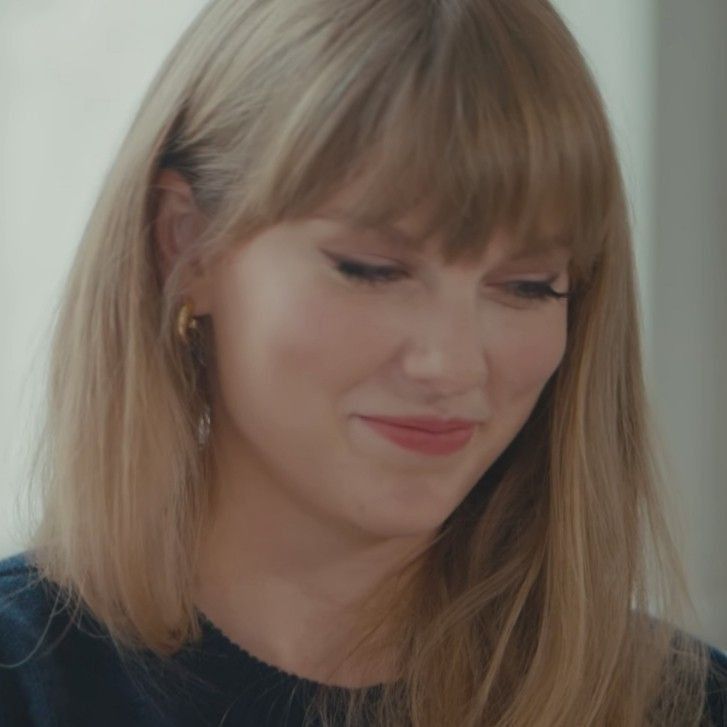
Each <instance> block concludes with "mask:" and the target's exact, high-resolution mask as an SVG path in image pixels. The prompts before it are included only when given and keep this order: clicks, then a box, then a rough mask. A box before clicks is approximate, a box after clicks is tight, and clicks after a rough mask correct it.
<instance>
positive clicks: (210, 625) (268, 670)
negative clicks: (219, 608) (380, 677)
mask: <svg viewBox="0 0 727 727" xmlns="http://www.w3.org/2000/svg"><path fill="white" fill-rule="evenodd" d="M195 611H196V613H197V616H198V617H199V621H200V623H201V624H202V628H203V631H205V632H206V634H207V636H208V637H209V638H211V639H212V640H213V641H214V642H216V643H217V644H218V645H220V646H222V647H223V648H224V649H225V650H226V651H227V652H228V653H229V654H232V655H234V656H236V657H237V658H241V659H243V660H244V661H246V662H248V663H249V664H252V665H253V666H255V667H256V668H257V669H258V671H261V672H264V673H265V674H267V675H268V676H271V677H277V678H278V679H285V680H287V681H288V682H292V683H296V684H299V685H301V686H303V687H305V688H307V689H317V688H319V687H325V688H327V689H338V690H340V691H345V692H352V691H353V692H355V691H361V690H362V689H372V690H380V689H381V688H382V687H384V686H385V683H384V682H379V683H377V684H372V685H370V686H368V687H352V688H349V687H342V686H339V685H338V684H324V683H323V682H317V681H314V680H312V679H307V678H306V677H303V676H299V675H298V674H294V673H293V672H290V671H286V670H285V669H281V668H280V667H277V666H275V665H274V664H270V663H268V662H267V661H263V660H262V659H260V658H258V657H257V656H255V655H254V654H251V653H250V652H249V651H248V650H247V649H244V648H243V647H242V646H240V644H238V643H236V642H235V641H233V640H232V639H231V638H230V637H229V636H228V635H227V634H226V633H225V632H224V631H223V630H222V629H221V628H220V627H219V626H217V624H215V623H214V621H212V619H210V617H209V616H207V614H206V613H204V611H201V610H200V609H199V608H195Z"/></svg>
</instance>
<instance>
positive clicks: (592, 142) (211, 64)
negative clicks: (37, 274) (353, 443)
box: [29, 0, 706, 727]
mask: <svg viewBox="0 0 727 727" xmlns="http://www.w3.org/2000/svg"><path fill="white" fill-rule="evenodd" d="M162 168H170V169H176V170H178V171H179V172H180V173H181V174H183V175H184V177H185V178H186V179H187V180H188V181H189V183H190V185H191V187H192V190H193V192H194V195H195V199H196V201H197V203H198V205H199V207H200V209H202V210H203V211H204V212H205V215H206V217H207V219H208V220H209V224H208V226H207V228H206V229H205V230H204V233H203V234H202V235H201V236H200V238H199V240H197V241H196V244H195V246H193V247H192V248H190V249H189V250H188V255H187V256H186V257H183V258H182V259H180V261H179V265H178V267H177V268H175V270H174V271H173V272H172V274H171V275H170V276H169V277H168V278H167V279H166V280H164V279H162V276H161V275H160V272H159V263H158V258H157V255H156V253H155V245H154V241H153V239H152V225H151V223H152V220H153V217H154V213H155V208H156V200H157V193H158V190H156V189H155V188H154V184H153V182H154V179H155V177H156V175H157V173H158V172H159V170H160V169H162ZM364 170H372V171H373V172H374V176H375V178H376V180H377V183H376V184H372V185H371V186H370V187H369V188H367V189H366V190H365V191H364V192H363V193H362V196H361V199H360V201H359V203H358V205H357V207H356V210H357V213H359V214H360V215H361V220H362V221H381V220H392V219H396V218H397V217H399V216H400V215H401V214H402V213H403V212H405V211H406V210H409V209H412V208H413V207H414V206H415V205H417V206H418V205H420V203H422V202H426V203H427V204H426V209H427V210H429V212H430V213H431V218H430V219H429V220H428V226H427V232H431V231H434V230H437V231H440V232H441V233H442V234H443V239H444V240H445V241H446V242H445V245H446V250H445V251H446V255H447V257H448V259H454V258H456V257H458V256H464V255H470V254H472V255H478V254H479V253H481V251H482V247H483V245H485V244H486V241H487V240H488V239H489V238H490V236H491V232H492V231H493V230H494V229H495V226H497V225H506V226H507V227H508V229H511V230H513V231H514V232H515V233H516V238H517V239H518V240H519V241H520V242H521V244H523V245H540V244H548V243H549V242H550V241H552V240H554V239H557V240H558V241H561V242H565V243H566V244H567V245H569V246H570V249H571V250H572V252H573V258H572V264H571V270H570V274H571V282H572V290H573V295H572V297H571V299H570V301H569V303H568V305H569V309H568V342H567V349H566V352H565V355H564V358H563V361H562V363H561V365H560V367H559V369H558V370H557V371H556V373H555V374H554V375H553V377H552V378H551V379H550V380H549V381H548V383H547V385H546V387H545V389H544V390H543V392H542V395H541V397H540V399H539V401H538V403H537V405H536V407H535V409H534V410H533V412H532V415H531V416H530V418H529V420H528V421H527V423H526V424H525V426H524V427H523V428H522V430H521V431H520V432H519V433H518V434H517V436H516V437H515V438H514V440H513V441H512V442H511V444H510V445H509V446H508V448H507V450H506V451H505V452H503V453H502V455H501V457H500V459H499V460H498V461H497V463H496V465H493V467H492V468H491V469H490V470H488V472H487V473H485V474H484V475H483V477H482V478H481V480H480V481H479V482H478V483H477V485H475V487H474V488H473V489H472V491H471V493H470V494H469V495H468V497H467V498H466V499H465V500H464V501H463V502H462V503H461V505H460V506H459V507H458V508H457V509H456V510H455V511H454V512H453V513H452V514H451V515H450V516H449V517H448V518H447V520H446V521H445V522H444V523H443V525H442V527H441V530H440V532H439V533H438V537H437V538H436V540H435V541H434V542H433V543H432V546H431V547H430V548H429V549H428V550H427V552H426V553H424V554H423V555H422V556H421V557H420V558H418V559H417V560H416V561H415V562H413V563H411V564H410V567H409V572H408V575H409V576H410V577H408V578H406V579H404V578H401V579H400V580H399V581H398V582H399V583H400V584H406V591H405V593H406V598H400V597H398V598H397V599H396V601H395V603H394V605H397V604H398V605H397V607H396V608H391V605H392V601H391V594H392V593H393V592H394V590H393V588H391V589H390V590H389V591H388V592H386V593H385V592H384V591H383V589H382V591H381V594H382V596H381V598H382V600H381V602H380V603H379V606H380V607H379V608H372V609H371V611H370V612H368V617H367V618H369V619H370V622H367V623H368V625H369V626H370V630H371V632H373V631H374V630H375V628H376V627H377V625H380V624H381V623H382V621H383V618H384V616H386V619H387V626H386V628H387V631H386V633H387V638H389V639H396V640H397V641H396V643H397V644H400V645H401V654H402V656H401V663H400V664H399V667H400V673H401V674H402V679H401V680H399V681H398V682H396V683H393V684H387V685H385V686H384V687H383V688H382V689H381V691H380V694H378V695H377V699H376V700H375V702H374V703H373V704H374V709H375V710H376V711H375V712H372V713H369V714H368V715H367V716H365V717H364V722H363V723H364V724H376V725H391V726H392V727H393V726H394V725H406V724H414V725H417V726H418V727H441V726H442V725H457V726H458V727H470V726H471V727H474V726H475V725H484V724H486V725H493V726H497V727H506V726H511V727H522V726H523V725H528V727H546V726H547V727H555V726H558V725H562V726H563V727H566V726H567V727H573V725H579V726H580V725H619V726H620V727H621V726H629V725H634V726H635V725H639V726H641V725H645V724H650V725H660V726H663V725H696V724H698V723H699V718H700V713H701V709H702V701H703V698H704V689H703V686H702V685H703V679H704V674H705V668H706V656H705V654H704V650H703V648H702V647H701V645H699V644H697V643H693V642H692V641H691V640H690V639H688V638H686V636H685V635H684V634H682V632H681V631H680V630H679V629H677V628H676V627H675V626H674V625H673V624H674V623H676V622H677V620H678V619H679V618H680V617H681V611H680V609H681V608H682V606H683V604H684V603H686V601H687V600H688V597H687V594H686V589H685V586H684V578H683V575H682V573H681V570H680V568H681V566H680V564H679V561H678V558H677V555H676V549H675V547H674V546H673V544H672V541H671V539H670V536H669V534H668V530H667V527H666V520H665V516H664V508H663V506H662V505H661V504H660V495H659V492H660V480H661V479H662V477H663V475H662V473H661V465H660V456H661V455H660V452H659V448H658V446H657V444H658V443H657V438H656V437H655V436H654V433H653V431H652V420H651V414H650V410H649V406H648V402H647V399H646V395H645V387H644V381H643V378H642V359H641V350H640V337H639V311H638V302H637V294H636V279H635V272H634V270H635V265H634V257H633V251H632V240H631V231H630V226H629V219H628V207H627V202H626V199H625V193H624V188H623V181H622V176H621V173H620V169H619V165H618V161H617V156H616V152H615V149H614V142H613V139H612V134H611V131H610V128H609V123H608V120H607V116H606V113H605V111H604V104H603V101H602V99H601V97H600V95H599V92H598V90H597V88H596V85H595V83H594V80H593V78H592V76H591V74H590V72H589V70H588V68H587V65H586V63H585V61H584V59H583V57H582V55H581V53H580V51H579V49H578V47H577V44H576V42H575V40H574V39H573V37H572V36H571V34H570V32H569V31H568V30H567V28H566V26H565V24H564V23H563V21H562V20H561V18H560V17H559V15H558V14H557V13H556V11H555V10H554V9H553V8H552V6H551V5H550V4H549V2H547V0H449V1H447V2H445V1H443V0H439V1H438V0H295V2H291V1H290V0H213V2H211V3H209V5H207V6H206V7H205V8H204V10H203V11H202V12H201V13H200V15H199V16H198V17H197V19H196V20H195V21H194V23H193V24H192V25H191V26H190V27H189V29H188V30H187V31H186V32H185V33H184V35H183V37H182V38H181V39H180V40H179V42H178V43H177V45H176V47H175V48H174V49H173V50H172V52H171V53H170V54H169V56H168V58H167V59H166V61H165V63H164V64H163V67H162V68H161V70H160V71H159V73H158V75H157V77H156V78H155V80H154V81H153V83H152V85H151V87H150V88H149V90H148V92H147V94H146V96H145V98H144V99H143V102H142V104H141V107H140V109H139V112H138V114H137V116H136V119H135V120H134V122H133V125H132V126H131V128H130V130H129V132H128V134H127V136H126V138H125V139H124V141H123V144H122V145H121V148H120V150H119V152H118V155H117V158H116V160H115V162H114V164H113V166H112V167H111V169H110V171H109V173H108V175H107V177H106V179H105V182H104V184H103V188H102V190H101V192H100V195H99V198H98V201H97V203H96V205H95V208H94V210H93V213H92V215H91V218H90V220H89V222H88V225H87V227H86V229H85V232H84V235H83V239H82V241H81V244H80V246H79V248H78V252H77V255H76V258H75V261H74V263H73V267H72V270H71V273H70V276H69V279H68V283H67V286H66V289H65V294H64V296H63V300H62V302H61V306H60V309H59V314H58V319H57V322H56V327H55V334H54V340H53V346H52V361H51V374H50V377H49V391H48V399H47V401H48V409H47V419H46V422H45V429H44V433H43V436H42V437H41V441H40V443H39V447H38V452H37V458H36V460H35V467H34V478H33V480H34V483H35V484H36V486H37V487H39V488H40V497H41V499H42V503H43V508H42V511H41V515H40V518H39V521H38V522H37V523H35V524H34V525H33V530H32V534H31V535H30V537H29V546H30V549H31V551H32V552H33V554H34V559H35V561H36V564H37V566H38V568H39V572H40V573H41V574H42V575H43V576H44V577H45V578H48V579H50V580H52V581H54V582H56V583H58V584H59V585H60V586H62V588H63V589H64V592H65V593H67V594H68V597H69V600H70V601H71V602H73V603H75V605H76V608H79V607H80V606H81V604H83V606H84V607H86V608H88V609H89V610H90V611H91V612H92V613H93V614H94V615H95V616H96V617H97V618H98V619H99V620H100V621H101V622H102V623H103V624H104V625H105V626H106V628H107V629H108V631H109V633H110V634H111V636H112V637H113V639H114V640H115V642H116V643H117V644H118V645H119V646H121V647H123V648H124V649H126V650H129V651H134V650H138V649H140V648H149V649H151V650H152V652H154V653H156V654H158V655H169V654H173V653H175V652H176V650H178V649H179V648H180V646H181V645H182V644H184V643H185V642H186V641H187V640H189V639H197V638H199V636H200V633H201V631H200V624H199V623H198V621H197V620H196V615H195V614H196V612H195V608H194V604H193V602H192V597H191V584H192V582H193V575H194V570H195V564H196V555H197V552H198V550H197V549H198V545H199V542H200V537H201V534H202V526H203V523H204V522H205V517H206V515H207V514H208V512H209V504H210V497H211V487H210V484H209V483H210V458H209V445H208V442H207V441H206V440H205V438H204V436H202V435H201V429H200V422H203V421H204V417H205V416H209V415H210V412H209V411H208V409H207V406H208V377H209V370H210V369H209V359H208V360H207V363H206V364H205V359H204V355H205V351H206V352H207V353H209V350H210V348H211V343H210V340H211V336H212V335H213V332H212V329H211V327H210V326H209V322H207V323H206V324H205V325H203V326H202V329H201V336H200V342H199V344H198V349H199V350H197V351H196V352H195V351H194V350H192V351H191V352H190V351H189V350H187V349H185V348H184V347H183V346H181V345H180V343H179V341H178V340H177V338H176V337H175V335H174V319H175V313H176V311H177V310H178V307H179V304H180V302H181V301H182V300H183V297H184V289H183V285H182V283H181V280H182V277H181V273H180V271H181V270H182V269H183V268H184V266H185V264H187V263H188V261H189V260H190V259H191V256H192V255H193V256H195V257H197V258H202V259H209V260H211V259H213V258H214V257H215V256H217V255H219V254H221V253H222V252H223V251H224V250H225V249H227V248H229V246H231V245H234V244H237V243H239V242H240V241H241V240H243V239H247V238H249V237H250V236H251V235H253V234H255V233H256V232H257V231H259V230H262V229H264V228H265V227H266V226H268V225H271V224H274V223H276V222H279V221H281V220H283V219H286V218H292V217H295V216H297V215H302V214H305V213H306V212H307V211H310V210H312V209H314V208H315V207H316V206H317V205H319V204H320V203H321V202H322V201H323V200H325V199H326V198H327V197H328V195H330V194H331V193H332V191H334V190H335V189H337V188H339V187H340V186H341V185H342V184H344V183H346V182H348V181H351V180H353V179H354V178H358V177H359V176H360V175H361V174H362V173H363V172H364ZM425 236H426V235H425ZM211 415H212V416H214V412H212V413H211ZM402 575H403V574H402ZM402 587H403V586H402ZM385 596H386V598H385ZM372 603H373V602H372ZM366 694H367V690H363V692H361V693H357V694H356V695H353V694H352V695H351V696H352V698H351V699H350V700H349V701H348V702H347V704H343V705H341V704H335V703H334V699H333V695H332V693H329V690H328V689H327V688H325V687H324V688H321V689H320V691H319V692H318V693H317V695H316V699H315V700H314V702H313V703H312V710H318V711H319V712H320V714H321V715H323V716H324V717H325V715H326V714H328V712H329V710H330V709H331V708H333V710H334V712H335V710H339V709H341V708H346V711H347V719H348V720H349V721H348V722H347V724H356V723H357V721H356V719H357V715H358V716H361V714H364V709H365V708H371V704H372V703H371V702H369V701H367V700H366ZM354 696H355V698H353V697H354Z"/></svg>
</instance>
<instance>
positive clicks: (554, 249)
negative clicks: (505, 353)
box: [310, 210, 570, 262]
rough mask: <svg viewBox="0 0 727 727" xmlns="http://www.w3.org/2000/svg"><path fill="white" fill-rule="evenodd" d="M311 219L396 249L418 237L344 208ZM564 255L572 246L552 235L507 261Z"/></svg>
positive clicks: (538, 259) (542, 258) (320, 213)
mask: <svg viewBox="0 0 727 727" xmlns="http://www.w3.org/2000/svg"><path fill="white" fill-rule="evenodd" d="M310 219H322V220H329V221H332V222H337V223H340V224H343V225H345V226H346V227H349V228H350V229H352V230H354V231H356V232H374V233H376V234H378V235H381V236H382V237H384V238H385V239H386V241H387V242H389V243H390V244H391V245H392V246H393V247H394V248H396V249H406V250H410V249H411V248H412V246H414V245H415V243H416V238H414V237H413V236H412V235H409V234H408V233H406V232H404V231H403V230H400V229H399V228H398V227H395V226H393V225H389V224H386V223H385V222H382V223H379V224H375V223H367V222H365V221H362V220H358V219H356V218H355V217H353V216H352V215H350V214H348V213H347V212H345V211H344V210H331V211H329V212H325V213H323V212H319V213H317V214H314V215H310ZM562 255H566V256H570V247H569V246H568V245H566V244H565V243H564V242H563V241H562V239H560V238H558V237H555V236H554V237H552V238H549V239H547V240H545V241H544V243H543V244H542V245H541V246H540V247H538V248H536V249H533V248H531V247H528V246H521V247H519V248H517V249H516V250H515V251H514V252H511V253H510V254H509V255H507V256H506V258H505V260H506V261H507V262H521V261H526V262H529V261H541V260H546V261H547V260H551V259H553V258H559V257H560V256H562Z"/></svg>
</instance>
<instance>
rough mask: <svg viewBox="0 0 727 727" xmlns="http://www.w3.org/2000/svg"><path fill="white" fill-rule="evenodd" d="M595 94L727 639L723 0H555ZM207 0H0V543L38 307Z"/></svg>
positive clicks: (2, 549)
mask: <svg viewBox="0 0 727 727" xmlns="http://www.w3.org/2000/svg"><path fill="white" fill-rule="evenodd" d="M555 4H556V6H557V7H558V9H559V10H560V11H561V12H562V13H563V15H564V17H565V19H566V21H567V22H568V24H569V25H570V27H571V29H572V30H573V32H574V34H575V36H576V38H577V39H578V40H579V42H580V44H581V46H582V48H583V51H584V53H585V55H586V57H587V58H588V60H589V62H590V64H591V67H592V69H593V71H594V73H595V75H596V78H597V80H598V82H599V84H600V87H601V90H602V92H603V95H604V97H605V100H606V104H607V106H608V110H609V114H610V117H611V121H612V124H613V128H614V132H615V134H616V139H617V142H618V145H619V152H620V155H621V159H622V164H623V169H624V174H625V177H626V183H627V186H628V192H629V196H630V200H631V207H632V221H633V226H634V232H635V243H636V256H637V265H638V272H639V279H640V294H641V304H642V312H643V320H642V332H643V337H644V348H645V355H646V368H647V371H646V374H647V382H648V385H649V388H650V394H651V397H652V401H653V404H654V407H655V409H656V412H657V421H658V426H659V428H660V432H661V435H662V438H663V440H664V443H665V447H666V449H667V451H668V453H669V456H670V458H671V461H670V472H669V475H670V476H669V483H668V485H669V490H670V496H671V497H672V498H673V501H674V503H675V511H676V513H677V515H678V517H679V521H680V523H681V527H680V529H679V531H678V532H677V537H678V542H679V546H680V549H681V552H682V554H683V558H684V560H685V562H686V566H687V573H688V577H689V581H690V585H691V588H692V593H693V598H694V605H695V609H696V618H695V619H694V620H692V621H690V622H689V623H686V624H685V626H687V627H688V628H689V629H690V630H691V631H692V632H693V633H696V634H698V635H700V636H702V637H703V638H705V639H707V640H708V641H710V642H711V643H712V644H714V645H716V646H719V647H722V648H727V565H726V562H727V528H726V527H725V526H724V524H723V523H724V520H725V517H726V516H727V478H726V477H725V472H726V471H727V382H725V379H724V376H722V375H720V374H721V373H722V372H725V371H727V286H726V285H725V280H724V279H725V277H727V197H726V196H725V189H727V185H725V181H724V179H725V169H727V142H725V139H724V135H725V130H727V88H726V87H725V85H724V83H725V82H724V79H725V78H727V45H726V44H725V43H724V32H725V31H726V30H727V3H725V2H724V0H697V2H690V3H685V2H683V0H658V1H657V0H636V2H634V0H611V2H608V3H596V2H593V0H556V2H555ZM204 5H205V0H175V2H174V3H168V2H161V1H160V0H157V1H156V2H154V1H153V0H124V2H105V3H98V2H96V0H62V1H61V0H3V1H2V2H0V98H1V99H2V101H1V102H0V161H1V162H2V163H1V164H0V310H1V311H2V317H1V318H0V325H1V326H2V331H0V340H2V358H1V359H0V558H1V557H4V556H5V555H9V554H11V553H13V552H16V551H17V550H19V549H21V548H22V547H23V532H22V529H21V521H20V513H19V511H18V498H19V497H20V496H22V494H23V488H24V483H25V482H26V481H27V475H26V471H27V465H28V453H29V443H30V442H31V441H32V437H34V436H35V427H36V412H37V411H38V407H39V405H40V401H41V398H42V388H41V387H42V382H43V378H44V375H45V357H46V355H47V341H48V336H49V322H50V318H51V314H52V311H53V309H54V306H55V305H56V303H57V300H58V296H59V292H60V289H61V285H62V282H63V279H64V275H65V273H66V272H67V270H68V266H69V264H70V261H71V256H72V254H73V251H74V249H75V247H76V245H77V244H78V241H79V239H80V236H81V233H82V231H83V228H84V225H85V222H86V219H87V217H88V214H89V212H90V210H91V207H92V205H93V203H94V200H95V197H96V194H97V192H98V189H99V185H100V183H101V180H102V178H103V176H104V174H105V173H106V170H107V168H108V166H109V165H110V163H111V160H112V158H113V156H114V155H115V153H116V150H117V148H118V145H119V143H120V141H121V138H122V137H123V135H124V134H125V132H126V129H127V127H128V125H129V124H130V122H131V119H132V117H133V115H134V113H135V111H136V108H137V105H138V104H139V102H140V100H141V97H142V95H143V93H144V91H145V89H146V87H147V85H148V83H149V82H150V81H151V78H152V77H153V75H154V74H155V72H156V70H157V68H158V67H159V65H160V64H161V61H162V59H163V57H164V56H165V55H166V53H167V51H168V50H169V49H170V48H171V46H172V45H173V43H174V42H175V41H176V39H177V38H178V37H179V35H180V34H181V32H182V31H183V29H184V28H185V27H186V25H187V24H188V23H189V22H190V21H191V20H192V18H193V17H194V15H195V14H196V13H197V11H198V10H199V9H200V8H201V7H203V6H204Z"/></svg>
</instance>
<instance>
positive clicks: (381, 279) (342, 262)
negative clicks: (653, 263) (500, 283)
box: [334, 256, 570, 301]
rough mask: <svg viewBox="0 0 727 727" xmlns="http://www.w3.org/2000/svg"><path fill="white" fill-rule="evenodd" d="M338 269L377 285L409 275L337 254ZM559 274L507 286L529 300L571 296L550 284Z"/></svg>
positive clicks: (516, 294)
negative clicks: (545, 278)
mask: <svg viewBox="0 0 727 727" xmlns="http://www.w3.org/2000/svg"><path fill="white" fill-rule="evenodd" d="M334 260H335V263H336V269H337V270H338V271H339V272H340V273H341V274H342V275H343V276H344V277H346V278H348V279H350V280H353V281H355V282H359V283H363V284H366V285H371V286H377V285H380V284H382V283H392V282H396V281H397V280H401V279H402V278H405V277H407V275H408V273H407V272H406V270H402V269H401V268H397V267H391V266H388V265H383V266H382V265H367V264H365V263H361V262H358V261H356V260H348V259H345V258H341V257H338V256H336V257H335V258H334ZM557 277H558V276H554V277H553V278H551V279H550V280H548V281H537V280H521V281H516V282H514V283H508V284H507V285H506V286H505V287H507V288H510V289H514V291H515V292H514V293H513V295H515V297H517V298H524V299H529V300H543V301H544V300H546V299H548V298H555V299H560V298H569V297H570V293H567V292H566V293H559V292H557V291H555V290H553V288H552V287H551V286H550V283H552V282H553V280H555V279H556V278H557Z"/></svg>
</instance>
